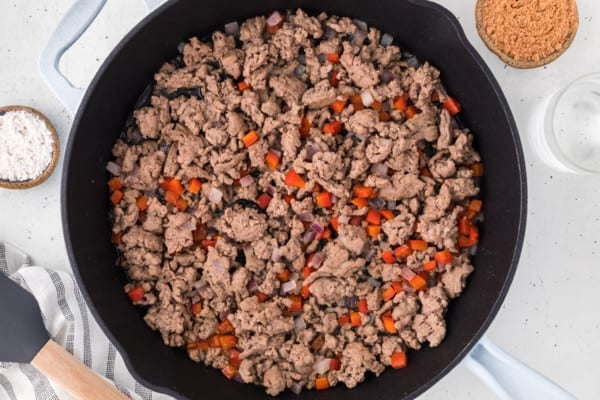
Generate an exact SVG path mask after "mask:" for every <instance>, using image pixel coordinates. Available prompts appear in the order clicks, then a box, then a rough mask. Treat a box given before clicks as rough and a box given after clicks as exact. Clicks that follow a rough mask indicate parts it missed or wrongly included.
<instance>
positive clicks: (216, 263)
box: [212, 258, 225, 275]
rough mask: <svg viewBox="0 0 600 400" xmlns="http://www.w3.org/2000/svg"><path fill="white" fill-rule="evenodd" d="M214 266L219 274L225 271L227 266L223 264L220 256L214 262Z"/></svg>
mask: <svg viewBox="0 0 600 400" xmlns="http://www.w3.org/2000/svg"><path fill="white" fill-rule="evenodd" d="M212 267H213V268H214V270H215V272H216V273H217V274H219V275H222V274H224V273H225V267H224V266H223V262H222V261H221V260H220V259H218V258H217V259H215V260H214V261H213V262H212Z"/></svg>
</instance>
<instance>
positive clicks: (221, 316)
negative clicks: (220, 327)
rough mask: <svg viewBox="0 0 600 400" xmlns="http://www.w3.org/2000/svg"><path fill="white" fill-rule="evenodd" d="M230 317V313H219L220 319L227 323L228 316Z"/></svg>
mask: <svg viewBox="0 0 600 400" xmlns="http://www.w3.org/2000/svg"><path fill="white" fill-rule="evenodd" d="M228 315H229V311H221V312H220V313H219V319H220V320H221V321H225V320H226V319H227V316H228Z"/></svg>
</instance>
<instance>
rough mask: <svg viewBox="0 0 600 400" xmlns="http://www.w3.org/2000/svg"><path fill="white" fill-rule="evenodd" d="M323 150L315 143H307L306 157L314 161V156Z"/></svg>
mask: <svg viewBox="0 0 600 400" xmlns="http://www.w3.org/2000/svg"><path fill="white" fill-rule="evenodd" d="M320 151H321V148H320V147H319V146H317V145H316V144H314V143H310V144H307V146H306V159H307V160H309V161H312V159H313V156H314V155H315V154H317V153H318V152H320Z"/></svg>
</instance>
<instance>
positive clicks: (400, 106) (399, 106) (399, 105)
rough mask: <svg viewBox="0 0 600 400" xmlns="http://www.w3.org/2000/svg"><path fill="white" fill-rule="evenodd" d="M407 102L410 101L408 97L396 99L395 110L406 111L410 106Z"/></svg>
mask: <svg viewBox="0 0 600 400" xmlns="http://www.w3.org/2000/svg"><path fill="white" fill-rule="evenodd" d="M406 100H408V96H398V97H396V99H395V100H394V105H393V107H394V109H395V110H400V111H406V109H407V108H408V104H407V103H406Z"/></svg>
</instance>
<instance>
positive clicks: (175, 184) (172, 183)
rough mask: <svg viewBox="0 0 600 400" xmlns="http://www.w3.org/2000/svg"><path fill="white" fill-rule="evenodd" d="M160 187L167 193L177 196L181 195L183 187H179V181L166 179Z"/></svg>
mask: <svg viewBox="0 0 600 400" xmlns="http://www.w3.org/2000/svg"><path fill="white" fill-rule="evenodd" d="M160 187H161V188H163V189H164V190H166V191H167V192H173V193H175V194H176V195H177V196H181V195H182V194H183V186H182V185H181V181H180V180H179V179H175V178H170V179H169V178H167V179H165V180H164V181H162V182H161V183H160Z"/></svg>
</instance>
